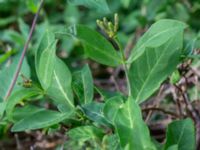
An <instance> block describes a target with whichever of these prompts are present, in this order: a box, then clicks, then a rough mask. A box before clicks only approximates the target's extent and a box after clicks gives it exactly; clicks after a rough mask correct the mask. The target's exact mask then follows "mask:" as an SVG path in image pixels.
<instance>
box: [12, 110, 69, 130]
mask: <svg viewBox="0 0 200 150" xmlns="http://www.w3.org/2000/svg"><path fill="white" fill-rule="evenodd" d="M71 115H72V112H68V113H60V112H57V111H52V110H41V111H39V112H36V113H34V114H32V115H30V116H27V117H26V118H24V119H22V120H20V121H19V122H17V123H15V124H14V126H13V127H12V128H11V131H12V132H20V131H25V130H35V129H41V128H46V127H49V126H52V125H54V124H57V123H59V122H61V121H63V120H65V119H67V118H69V117H70V116H71Z"/></svg>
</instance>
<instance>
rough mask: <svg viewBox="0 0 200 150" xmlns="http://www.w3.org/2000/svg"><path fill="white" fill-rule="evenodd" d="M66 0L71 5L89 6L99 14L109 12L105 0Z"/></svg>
mask: <svg viewBox="0 0 200 150" xmlns="http://www.w3.org/2000/svg"><path fill="white" fill-rule="evenodd" d="M68 2H69V3H70V4H73V5H82V6H85V7H88V8H91V9H93V10H95V11H96V12H98V13H101V14H108V13H110V10H109V7H108V4H107V2H106V0H68Z"/></svg>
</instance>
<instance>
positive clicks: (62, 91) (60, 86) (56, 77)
mask: <svg viewBox="0 0 200 150" xmlns="http://www.w3.org/2000/svg"><path fill="white" fill-rule="evenodd" d="M54 75H55V80H56V82H57V84H58V88H59V89H60V91H61V93H62V94H63V95H64V97H65V98H66V100H67V101H68V103H69V104H70V105H71V107H74V105H73V104H72V102H71V101H70V99H69V97H68V96H67V94H66V93H65V91H64V89H63V87H62V85H61V84H60V80H59V79H58V76H57V74H56V71H55V70H54Z"/></svg>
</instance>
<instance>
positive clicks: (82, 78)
mask: <svg viewBox="0 0 200 150" xmlns="http://www.w3.org/2000/svg"><path fill="white" fill-rule="evenodd" d="M73 80H74V81H73V82H72V83H73V89H74V91H75V93H76V95H77V97H78V101H79V102H80V104H87V103H90V102H92V100H93V95H94V87H93V78H92V74H91V71H90V68H89V66H88V65H85V66H84V68H83V69H82V70H81V71H78V72H75V73H74V74H73Z"/></svg>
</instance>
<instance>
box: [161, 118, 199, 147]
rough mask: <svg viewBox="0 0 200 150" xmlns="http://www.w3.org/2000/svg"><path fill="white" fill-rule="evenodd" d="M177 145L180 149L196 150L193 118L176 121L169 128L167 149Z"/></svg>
mask: <svg viewBox="0 0 200 150" xmlns="http://www.w3.org/2000/svg"><path fill="white" fill-rule="evenodd" d="M172 145H177V146H178V150H195V128H194V123H193V121H192V120H191V119H189V118H188V119H184V120H179V121H174V122H172V123H171V124H169V126H168V128H167V141H166V144H165V148H164V149H165V150H168V149H169V147H171V146H172Z"/></svg>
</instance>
